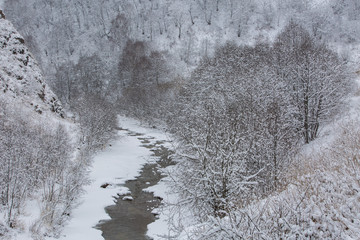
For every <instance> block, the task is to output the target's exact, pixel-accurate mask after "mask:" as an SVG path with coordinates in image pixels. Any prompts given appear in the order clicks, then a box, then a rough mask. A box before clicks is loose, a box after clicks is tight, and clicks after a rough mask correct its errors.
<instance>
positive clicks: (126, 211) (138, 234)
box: [97, 129, 174, 240]
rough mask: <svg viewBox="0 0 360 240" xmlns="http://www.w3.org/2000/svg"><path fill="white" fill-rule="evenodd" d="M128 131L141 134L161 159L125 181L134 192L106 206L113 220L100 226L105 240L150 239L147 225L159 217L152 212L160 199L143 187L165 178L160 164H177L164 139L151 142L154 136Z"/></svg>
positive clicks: (141, 139) (132, 134)
mask: <svg viewBox="0 0 360 240" xmlns="http://www.w3.org/2000/svg"><path fill="white" fill-rule="evenodd" d="M124 130H125V129H124ZM127 132H128V135H129V136H136V137H138V139H139V140H140V141H141V143H142V144H143V145H142V147H146V148H149V149H150V150H151V151H152V152H153V154H152V156H155V157H158V158H159V160H158V161H157V162H156V163H148V164H145V165H144V166H143V168H142V170H141V173H140V176H138V177H136V179H135V180H128V181H126V182H125V184H124V185H123V186H125V187H127V188H128V189H129V191H130V192H131V195H119V196H118V197H117V198H116V202H115V203H116V205H112V206H108V207H106V208H105V211H106V213H107V214H109V216H110V218H111V220H107V221H101V222H100V223H99V224H98V226H97V228H98V229H100V230H101V231H102V232H103V233H102V236H103V237H104V238H105V240H127V239H129V240H146V239H150V238H148V237H147V236H146V232H147V225H148V224H150V223H152V222H154V221H155V220H156V216H155V215H154V214H153V213H151V212H152V210H153V209H154V208H158V207H159V206H160V204H161V199H159V198H158V197H155V196H154V194H153V193H151V192H146V191H143V189H145V188H148V187H150V186H153V185H156V184H157V183H158V182H159V181H160V179H161V178H163V177H164V175H162V174H161V173H160V171H159V170H158V168H159V167H160V168H165V167H167V166H170V165H173V164H174V162H172V161H171V158H170V157H169V156H170V155H171V154H172V151H170V150H169V149H168V148H166V147H164V146H163V145H162V144H164V143H165V142H164V141H156V142H155V143H153V144H151V140H153V138H145V137H142V136H141V134H138V133H135V132H130V131H127Z"/></svg>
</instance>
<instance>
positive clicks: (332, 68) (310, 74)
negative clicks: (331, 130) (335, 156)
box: [274, 22, 351, 143]
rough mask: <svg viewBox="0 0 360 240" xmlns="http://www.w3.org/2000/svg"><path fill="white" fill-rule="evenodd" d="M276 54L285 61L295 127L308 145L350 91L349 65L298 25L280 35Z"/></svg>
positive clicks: (284, 70)
mask: <svg viewBox="0 0 360 240" xmlns="http://www.w3.org/2000/svg"><path fill="white" fill-rule="evenodd" d="M274 51H275V52H276V54H279V56H278V58H277V59H281V60H280V61H283V63H282V68H283V70H282V74H283V77H284V78H285V79H286V84H287V85H288V89H289V91H290V92H291V95H292V104H293V105H294V107H295V108H296V109H297V112H296V119H297V121H298V123H297V124H299V125H298V126H296V128H298V129H299V130H300V131H301V132H302V134H303V137H304V142H305V143H309V142H310V141H312V140H314V139H315V138H316V136H317V134H318V130H319V127H320V125H321V124H322V123H323V122H325V121H327V120H328V119H329V118H330V117H331V116H333V115H334V114H335V113H336V112H337V111H338V110H339V107H340V106H341V104H342V102H343V100H344V96H346V94H347V93H348V92H349V89H350V88H351V83H350V81H349V78H348V76H347V70H346V63H345V62H343V61H342V60H341V59H340V58H339V56H337V54H336V53H334V52H332V51H331V50H330V49H328V48H327V47H326V46H325V45H324V44H321V43H317V42H316V41H315V39H314V38H313V37H311V35H310V34H309V33H308V32H307V31H306V30H305V29H304V28H303V27H301V26H300V25H298V24H296V23H295V22H290V23H289V25H288V26H287V27H286V28H285V29H284V31H283V32H282V33H280V34H279V36H278V38H277V41H276V43H275V46H274Z"/></svg>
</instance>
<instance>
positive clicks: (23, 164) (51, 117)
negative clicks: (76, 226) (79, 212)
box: [0, 12, 87, 239]
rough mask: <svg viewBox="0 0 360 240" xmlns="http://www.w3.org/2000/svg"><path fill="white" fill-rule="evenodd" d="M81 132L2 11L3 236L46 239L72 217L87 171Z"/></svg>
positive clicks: (0, 163)
mask: <svg viewBox="0 0 360 240" xmlns="http://www.w3.org/2000/svg"><path fill="white" fill-rule="evenodd" d="M77 134H78V126H77V125H76V124H74V123H72V122H71V121H69V119H67V118H64V112H63V110H62V107H61V104H60V102H59V101H58V100H57V97H56V95H55V94H54V93H53V92H52V90H51V89H50V88H49V87H48V85H47V84H46V82H45V81H44V78H43V76H42V74H41V70H40V68H39V66H38V64H37V62H36V60H35V59H34V57H33V55H32V54H31V53H30V52H29V50H28V48H27V47H26V45H25V41H24V38H23V37H22V36H21V35H20V34H19V33H18V32H17V30H16V29H15V28H14V27H13V25H12V24H11V23H10V22H9V21H7V20H5V17H4V16H3V15H2V14H1V12H0V153H1V154H0V166H1V168H0V189H1V190H0V239H43V237H44V236H45V235H56V233H57V229H59V227H60V226H61V224H62V223H63V222H64V221H66V219H67V218H69V215H70V213H71V209H72V208H73V206H74V204H75V201H76V199H78V194H80V192H81V188H82V186H83V184H84V179H85V177H84V172H85V171H86V167H85V166H84V164H85V160H87V158H85V157H83V158H81V157H79V155H80V154H79V153H78V152H79V151H78V150H76V146H78V144H77V139H78V138H79V137H78V135H77ZM82 160H83V161H82Z"/></svg>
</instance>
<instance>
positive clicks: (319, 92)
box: [169, 22, 351, 222]
mask: <svg viewBox="0 0 360 240" xmlns="http://www.w3.org/2000/svg"><path fill="white" fill-rule="evenodd" d="M350 88H351V83H350V81H349V78H348V76H347V70H346V63H345V62H344V61H342V60H341V59H340V58H339V57H338V56H337V54H335V53H334V52H332V51H331V50H329V49H328V48H327V47H326V46H325V45H323V44H321V43H318V42H316V40H315V39H314V38H313V37H312V36H311V35H310V34H309V33H308V32H307V31H306V30H304V29H303V28H302V27H301V26H299V25H298V24H296V23H294V22H291V23H290V24H289V25H288V26H287V27H286V28H285V29H284V30H283V31H282V32H281V33H280V34H279V35H278V36H277V39H276V41H275V43H274V44H273V45H266V44H259V45H256V46H254V47H243V46H237V45H235V44H231V43H228V44H226V45H224V46H222V47H220V48H219V49H217V51H216V52H215V55H214V56H213V57H211V58H205V59H204V60H203V61H202V62H201V64H200V65H199V66H198V67H197V68H196V69H195V71H194V72H193V73H192V75H191V78H190V80H189V82H188V83H186V84H185V85H184V87H183V89H182V90H181V92H180V94H179V98H178V99H177V100H176V102H177V103H176V104H175V106H176V107H175V111H174V113H173V114H174V115H172V116H171V118H170V120H169V123H170V125H171V126H172V130H173V132H174V133H175V134H176V136H178V137H179V139H180V141H181V142H182V143H183V144H182V146H181V148H182V149H180V154H179V157H180V158H181V159H182V161H181V162H180V163H179V165H178V167H177V170H178V172H177V173H175V175H176V178H175V179H177V181H178V182H177V189H178V190H179V193H180V194H181V196H182V197H183V199H182V201H181V203H184V204H186V205H190V206H191V208H192V209H193V210H194V212H195V214H194V215H195V216H196V217H198V220H199V221H200V222H202V221H207V220H208V219H209V217H210V218H211V217H219V218H223V217H225V216H228V217H229V216H231V215H232V213H233V211H235V209H238V208H241V207H244V206H246V205H247V204H249V202H250V201H252V200H254V199H257V198H259V197H264V196H266V195H268V194H269V193H271V192H272V191H274V190H276V189H277V188H278V187H279V186H280V185H281V184H284V183H286V181H287V180H286V179H284V178H283V177H284V172H286V170H287V169H288V167H289V165H290V160H291V157H292V154H294V153H295V152H296V151H297V148H298V147H299V146H301V145H302V144H303V143H309V141H311V140H313V139H315V137H316V136H317V134H318V131H319V128H320V127H321V126H322V125H323V123H324V122H326V121H328V120H329V119H331V117H332V116H333V114H334V113H336V112H338V111H339V109H340V107H341V106H342V104H343V100H344V97H345V96H346V95H347V93H348V92H349V91H350Z"/></svg>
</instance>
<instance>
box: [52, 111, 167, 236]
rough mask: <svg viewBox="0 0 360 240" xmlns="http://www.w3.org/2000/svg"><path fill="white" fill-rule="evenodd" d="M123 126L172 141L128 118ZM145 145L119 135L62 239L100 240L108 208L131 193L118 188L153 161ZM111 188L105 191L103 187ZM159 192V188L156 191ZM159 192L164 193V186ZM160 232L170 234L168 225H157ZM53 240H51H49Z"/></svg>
mask: <svg viewBox="0 0 360 240" xmlns="http://www.w3.org/2000/svg"><path fill="white" fill-rule="evenodd" d="M119 125H120V127H122V128H124V129H129V130H130V131H133V132H136V133H142V134H144V136H145V137H150V136H151V137H154V138H155V139H156V140H168V137H167V136H166V134H165V133H164V132H161V131H159V130H156V129H151V128H144V127H141V126H140V124H139V122H137V121H135V120H133V119H128V118H125V117H120V118H119ZM140 145H141V142H140V140H139V139H138V138H137V136H128V135H127V134H126V133H125V132H124V131H119V138H118V139H117V140H115V141H114V142H113V143H112V146H111V147H108V148H107V149H106V150H104V151H103V152H101V153H99V154H98V155H97V156H96V157H95V159H94V163H93V166H92V168H91V173H90V179H91V180H92V182H91V184H90V185H89V186H86V188H85V191H86V193H85V194H84V196H83V198H82V200H81V201H82V203H81V204H80V205H79V207H78V208H77V209H75V210H74V211H73V213H72V219H71V220H70V222H69V223H68V224H67V226H66V227H65V229H64V231H63V233H62V235H61V237H60V239H62V240H79V239H86V240H99V239H102V236H101V231H100V230H97V229H95V228H94V226H95V225H96V224H98V222H99V221H100V220H106V219H109V216H108V215H107V214H106V212H105V209H104V208H105V207H106V206H109V205H112V204H114V202H113V200H114V199H113V197H114V196H116V195H117V194H118V193H120V194H123V193H126V192H127V191H128V190H127V189H126V188H124V187H123V188H121V187H119V186H116V185H117V184H123V183H125V181H126V180H129V179H134V178H135V176H137V175H138V174H139V170H140V169H141V167H142V165H143V164H145V163H147V162H148V161H152V160H151V157H150V155H151V152H150V150H149V149H147V148H144V147H140ZM105 183H109V184H111V186H108V187H107V188H101V187H100V186H101V185H102V184H105ZM155 189H156V188H155ZM159 189H163V186H160V187H159ZM156 226H157V229H161V230H163V231H164V232H166V229H167V226H166V222H164V221H161V222H160V225H159V224H157V225H156ZM48 239H49V240H51V239H50V238H48Z"/></svg>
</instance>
